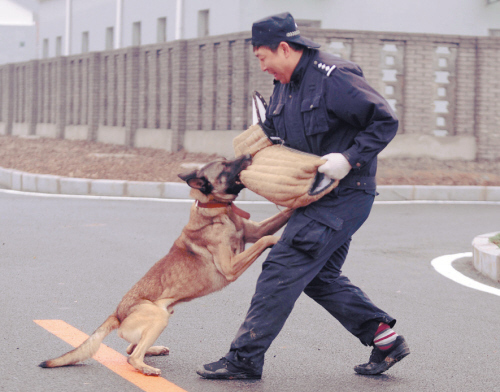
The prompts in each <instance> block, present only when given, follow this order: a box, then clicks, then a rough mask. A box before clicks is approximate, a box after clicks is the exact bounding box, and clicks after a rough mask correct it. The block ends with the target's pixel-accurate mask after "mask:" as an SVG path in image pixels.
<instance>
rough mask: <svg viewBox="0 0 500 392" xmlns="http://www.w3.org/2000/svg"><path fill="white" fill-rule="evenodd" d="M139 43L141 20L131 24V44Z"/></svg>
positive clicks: (136, 44)
mask: <svg viewBox="0 0 500 392" xmlns="http://www.w3.org/2000/svg"><path fill="white" fill-rule="evenodd" d="M140 44H141V22H134V24H133V25H132V45H134V46H138V45H140Z"/></svg>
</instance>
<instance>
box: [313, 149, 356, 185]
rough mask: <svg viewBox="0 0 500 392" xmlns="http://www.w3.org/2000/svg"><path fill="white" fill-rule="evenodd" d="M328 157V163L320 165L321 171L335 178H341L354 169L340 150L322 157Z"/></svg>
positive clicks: (319, 169)
mask: <svg viewBox="0 0 500 392" xmlns="http://www.w3.org/2000/svg"><path fill="white" fill-rule="evenodd" d="M321 158H322V159H326V160H327V161H326V163H324V164H323V165H321V166H320V167H318V171H319V172H320V173H324V174H325V175H326V176H328V177H330V178H331V179H333V180H341V179H342V178H344V177H345V176H347V173H349V171H350V170H351V169H352V166H351V164H350V163H349V161H348V160H347V159H346V157H344V156H343V155H342V154H340V153H338V152H333V153H331V154H327V155H325V156H322V157H321Z"/></svg>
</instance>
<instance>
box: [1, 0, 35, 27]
mask: <svg viewBox="0 0 500 392" xmlns="http://www.w3.org/2000/svg"><path fill="white" fill-rule="evenodd" d="M32 24H33V14H32V12H31V11H29V10H27V9H25V8H23V7H21V6H20V5H17V4H16V3H14V2H12V1H10V0H0V25H4V26H5V25H14V26H26V25H32Z"/></svg>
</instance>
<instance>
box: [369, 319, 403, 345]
mask: <svg viewBox="0 0 500 392" xmlns="http://www.w3.org/2000/svg"><path fill="white" fill-rule="evenodd" d="M398 336H399V335H398V334H397V333H396V332H394V331H393V330H392V328H391V327H389V325H387V324H384V323H380V325H379V326H378V329H377V332H375V337H374V338H373V344H375V346H376V347H377V348H379V349H380V350H383V351H385V350H389V349H390V348H391V347H392V345H393V344H394V341H395V340H396V338H397V337H398Z"/></svg>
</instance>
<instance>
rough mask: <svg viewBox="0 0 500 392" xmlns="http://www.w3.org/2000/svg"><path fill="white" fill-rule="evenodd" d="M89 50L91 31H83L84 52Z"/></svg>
mask: <svg viewBox="0 0 500 392" xmlns="http://www.w3.org/2000/svg"><path fill="white" fill-rule="evenodd" d="M88 52H89V32H88V31H84V32H83V33H82V53H88Z"/></svg>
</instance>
